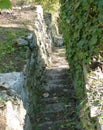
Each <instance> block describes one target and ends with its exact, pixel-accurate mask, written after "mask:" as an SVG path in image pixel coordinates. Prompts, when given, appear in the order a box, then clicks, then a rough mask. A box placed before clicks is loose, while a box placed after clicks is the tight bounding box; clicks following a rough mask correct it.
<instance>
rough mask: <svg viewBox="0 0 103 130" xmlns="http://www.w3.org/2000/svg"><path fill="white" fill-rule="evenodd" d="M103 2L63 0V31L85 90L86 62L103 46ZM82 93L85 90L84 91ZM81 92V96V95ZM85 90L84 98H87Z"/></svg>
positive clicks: (71, 59)
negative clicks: (84, 65)
mask: <svg viewBox="0 0 103 130" xmlns="http://www.w3.org/2000/svg"><path fill="white" fill-rule="evenodd" d="M102 12H103V1H102V0H85V1H83V0H79V1H78V0H68V1H67V0H62V2H61V17H62V22H61V23H62V24H61V25H62V30H63V34H64V38H65V45H66V49H67V58H68V61H69V63H70V66H71V70H72V71H73V73H74V76H75V80H76V81H77V84H78V85H77V86H78V87H80V88H82V89H81V91H83V88H84V84H83V82H82V81H83V79H84V78H83V75H82V71H83V68H82V65H83V64H90V63H91V61H92V58H93V56H98V54H99V53H100V52H102V49H103V36H102V35H103V15H102ZM80 93H81V92H80ZM80 93H79V92H78V95H80ZM83 96H84V95H82V93H81V97H83Z"/></svg>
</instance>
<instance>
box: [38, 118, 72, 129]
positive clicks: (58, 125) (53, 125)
mask: <svg viewBox="0 0 103 130" xmlns="http://www.w3.org/2000/svg"><path fill="white" fill-rule="evenodd" d="M66 123H69V121H68V120H59V121H55V122H53V121H47V122H44V123H42V124H39V126H38V127H37V128H38V129H36V130H71V129H70V128H69V127H65V126H64V124H66Z"/></svg>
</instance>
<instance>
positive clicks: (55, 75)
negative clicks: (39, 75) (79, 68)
mask: <svg viewBox="0 0 103 130" xmlns="http://www.w3.org/2000/svg"><path fill="white" fill-rule="evenodd" d="M67 77H68V74H59V75H58V74H49V75H48V77H47V79H56V80H57V79H62V80H63V79H64V80H65V79H67Z"/></svg>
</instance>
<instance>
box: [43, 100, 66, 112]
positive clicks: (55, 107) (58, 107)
mask: <svg viewBox="0 0 103 130" xmlns="http://www.w3.org/2000/svg"><path fill="white" fill-rule="evenodd" d="M64 110H65V104H63V103H54V104H47V105H45V111H43V113H44V114H47V113H58V112H62V111H64Z"/></svg>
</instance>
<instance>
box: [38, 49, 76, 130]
mask: <svg viewBox="0 0 103 130" xmlns="http://www.w3.org/2000/svg"><path fill="white" fill-rule="evenodd" d="M64 52H65V49H64V48H56V49H55V51H54V53H53V55H52V62H53V64H52V66H51V67H49V68H47V70H46V75H45V77H46V78H47V82H46V84H45V85H44V91H43V93H42V98H41V100H40V106H41V107H40V111H39V113H38V115H37V119H36V120H37V124H36V125H37V127H36V130H78V128H77V127H78V126H77V123H78V119H75V118H76V112H75V109H76V97H75V91H74V88H73V85H72V80H71V76H70V75H69V73H68V72H69V66H68V63H67V61H66V60H65V55H64Z"/></svg>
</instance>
